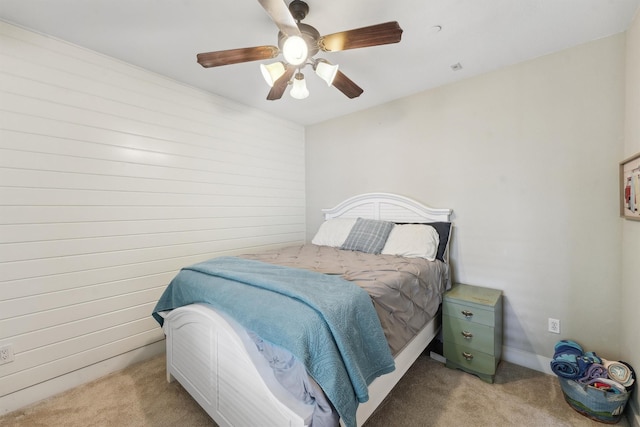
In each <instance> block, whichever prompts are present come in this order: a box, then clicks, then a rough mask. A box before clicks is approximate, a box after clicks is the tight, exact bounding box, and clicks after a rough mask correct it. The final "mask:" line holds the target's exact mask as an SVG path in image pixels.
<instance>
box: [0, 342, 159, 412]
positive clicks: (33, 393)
mask: <svg viewBox="0 0 640 427" xmlns="http://www.w3.org/2000/svg"><path fill="white" fill-rule="evenodd" d="M164 351H165V342H164V340H162V341H158V342H155V343H153V344H149V345H147V346H144V347H141V348H138V349H135V350H132V351H129V352H127V353H124V354H121V355H119V356H116V357H112V358H110V359H107V360H104V361H102V362H99V363H96V364H93V365H91V366H87V367H85V368H81V369H78V370H77V371H73V372H70V373H68V374H65V375H62V376H60V377H57V378H53V379H51V380H49V381H45V382H43V383H40V384H36V385H34V386H31V387H28V388H25V389H23V390H19V391H16V392H14V393H11V394H8V395H6V396H2V397H0V415H3V414H6V413H9V412H13V411H15V410H18V409H20V408H23V407H25V406H28V405H31V404H33V403H36V402H39V401H41V400H43V399H46V398H48V397H51V396H54V395H56V394H59V393H62V392H64V391H67V390H69V389H72V388H74V387H77V386H79V385H82V384H86V383H88V382H90V381H93V380H96V379H98V378H100V377H103V376H105V375H108V374H110V373H112V372H116V371H119V370H121V369H124V368H126V367H127V366H130V365H133V364H134V363H137V362H142V361H143V360H146V359H149V358H151V357H153V356H156V355H158V354H161V353H164Z"/></svg>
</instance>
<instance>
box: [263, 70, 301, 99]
mask: <svg viewBox="0 0 640 427" xmlns="http://www.w3.org/2000/svg"><path fill="white" fill-rule="evenodd" d="M295 71H296V67H292V66H289V67H287V69H286V70H285V72H284V74H283V75H282V76H280V78H279V79H278V80H276V82H275V83H274V84H273V87H272V88H271V90H270V91H269V94H268V95H267V100H269V101H275V100H276V99H280V98H282V94H283V93H284V91H285V89H286V88H287V85H288V84H289V80H291V77H293V73H295Z"/></svg>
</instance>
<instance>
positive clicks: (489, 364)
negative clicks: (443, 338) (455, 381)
mask: <svg viewBox="0 0 640 427" xmlns="http://www.w3.org/2000/svg"><path fill="white" fill-rule="evenodd" d="M444 357H445V358H446V359H447V363H449V362H451V363H452V364H453V365H457V366H459V367H461V368H463V369H465V370H467V371H469V372H473V373H478V374H486V375H493V374H495V372H496V366H497V364H498V363H497V362H498V359H496V358H495V357H494V356H493V355H491V354H487V353H483V352H481V351H478V350H475V349H473V348H470V347H467V346H464V345H456V344H448V343H445V346H444Z"/></svg>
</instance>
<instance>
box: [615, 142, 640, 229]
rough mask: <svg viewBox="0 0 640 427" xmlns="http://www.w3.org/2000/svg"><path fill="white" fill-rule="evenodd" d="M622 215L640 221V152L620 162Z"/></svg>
mask: <svg viewBox="0 0 640 427" xmlns="http://www.w3.org/2000/svg"><path fill="white" fill-rule="evenodd" d="M620 216H622V217H624V218H626V219H633V220H636V221H640V153H638V154H636V155H635V156H632V157H629V158H628V159H626V160H623V161H622V162H620Z"/></svg>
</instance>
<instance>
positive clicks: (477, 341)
mask: <svg viewBox="0 0 640 427" xmlns="http://www.w3.org/2000/svg"><path fill="white" fill-rule="evenodd" d="M442 306H443V307H442V330H443V340H444V357H445V358H446V359H447V367H448V368H452V369H462V370H463V371H466V372H469V373H471V374H474V375H477V376H478V377H480V378H481V379H482V380H484V381H486V382H489V383H493V381H494V378H495V374H496V368H497V367H498V363H499V362H500V356H501V354H502V291H499V290H497V289H489V288H483V287H480V286H470V285H463V284H460V283H458V284H455V285H453V287H452V288H451V290H449V291H448V292H447V293H445V295H444V302H443V303H442Z"/></svg>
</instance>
